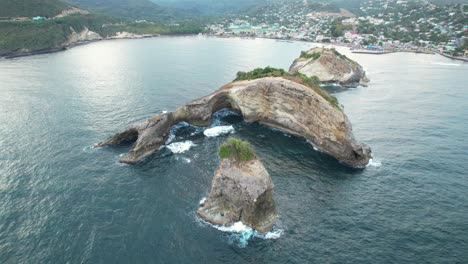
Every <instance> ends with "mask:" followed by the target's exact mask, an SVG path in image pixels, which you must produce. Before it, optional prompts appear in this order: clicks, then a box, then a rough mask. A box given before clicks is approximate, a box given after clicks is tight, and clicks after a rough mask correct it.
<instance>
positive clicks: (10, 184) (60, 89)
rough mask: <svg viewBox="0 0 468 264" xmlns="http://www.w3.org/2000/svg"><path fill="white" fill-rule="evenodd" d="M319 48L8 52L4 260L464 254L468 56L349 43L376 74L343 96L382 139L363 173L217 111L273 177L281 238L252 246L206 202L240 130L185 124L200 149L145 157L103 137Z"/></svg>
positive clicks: (0, 214) (325, 259)
mask: <svg viewBox="0 0 468 264" xmlns="http://www.w3.org/2000/svg"><path fill="white" fill-rule="evenodd" d="M310 46H311V44H308V43H286V42H276V41H272V40H238V39H203V38H197V37H186V38H155V39H143V40H128V41H127V40H126V41H103V42H97V43H93V44H89V45H85V46H80V47H76V48H73V49H71V50H69V51H66V52H61V53H55V54H47V55H39V56H33V57H25V58H18V59H13V60H2V61H0V92H1V97H0V108H1V109H0V110H1V111H0V143H1V145H0V146H1V147H0V208H1V210H0V263H67V262H68V263H217V262H224V263H264V262H269V263H304V262H312V263H351V262H352V263H463V262H466V261H467V259H468V250H467V249H468V242H467V239H468V221H467V219H468V195H467V187H468V179H467V174H466V171H468V165H467V163H466V161H467V160H468V153H467V147H468V146H467V143H466V142H468V141H467V140H466V138H465V135H466V132H467V131H468V109H467V107H466V106H467V104H466V102H467V101H468V92H467V90H466V89H467V83H468V77H467V73H468V64H466V63H465V64H462V63H459V62H457V61H452V60H448V59H446V58H443V57H440V56H438V55H437V56H436V55H434V56H431V55H423V54H417V55H416V54H406V53H405V54H389V55H381V56H378V57H377V56H370V55H358V54H349V52H348V51H345V53H347V55H348V56H349V57H351V58H353V59H356V60H357V61H358V62H360V63H361V64H362V65H363V66H364V67H365V68H366V69H367V71H368V75H369V77H370V79H371V81H372V82H371V84H370V86H369V87H368V88H357V89H351V90H348V91H345V92H341V93H338V94H337V97H338V98H339V100H340V102H341V103H342V104H343V105H344V106H345V111H346V113H347V114H348V116H349V118H350V120H351V122H352V123H353V127H354V130H355V135H356V137H357V138H358V139H359V140H361V141H363V142H366V143H368V144H369V145H370V146H371V147H372V148H373V151H374V156H375V158H374V161H373V164H372V165H373V166H368V167H367V168H366V169H365V170H363V171H356V170H352V169H348V168H346V167H343V166H341V165H340V164H339V163H338V162H336V161H335V160H333V159H332V158H330V157H327V156H325V155H323V154H320V153H319V152H316V151H314V150H313V149H312V148H311V147H310V146H309V145H307V144H306V142H305V141H304V140H301V139H297V138H294V137H289V136H287V135H284V134H283V133H281V132H278V131H273V130H270V129H266V128H264V127H262V126H260V125H257V124H244V123H243V122H242V120H240V118H239V117H236V116H221V117H219V118H217V119H216V120H217V121H216V122H218V123H217V124H216V125H223V126H230V125H232V126H233V129H234V132H233V133H234V135H235V136H237V137H240V138H243V139H247V140H249V141H250V142H252V144H253V145H254V146H255V148H256V150H257V152H258V154H259V155H260V156H261V157H262V159H263V161H264V163H265V166H266V168H267V169H268V170H269V172H270V174H271V176H272V178H273V181H274V182H275V185H276V197H275V199H276V202H277V207H278V212H279V215H280V218H279V222H278V225H277V228H278V229H279V230H283V233H282V235H281V237H280V238H279V239H261V238H255V237H252V238H251V239H250V240H249V241H248V245H247V246H246V247H242V245H239V240H236V239H233V235H231V234H229V233H225V232H221V231H219V230H217V229H214V228H212V227H210V226H208V225H204V224H201V223H200V222H199V221H198V220H197V218H196V217H195V213H194V212H195V210H196V209H197V207H198V203H199V201H200V199H202V198H203V197H205V196H206V195H207V194H208V192H209V188H210V184H211V177H212V174H213V171H214V169H215V167H216V165H217V156H216V149H217V147H218V146H219V144H221V143H222V142H223V140H225V139H226V137H227V136H228V135H221V136H218V137H205V136H204V135H203V128H202V129H201V130H200V129H199V130H197V128H193V127H192V128H190V127H188V128H185V130H184V129H182V130H180V133H179V134H178V135H176V136H175V138H174V139H173V142H185V141H187V140H190V141H191V143H190V144H191V145H190V148H189V149H188V150H186V151H183V152H182V151H180V153H176V154H171V152H170V150H168V149H166V150H164V151H162V153H160V154H158V155H155V156H153V157H151V158H149V159H147V160H146V161H145V162H143V163H141V164H138V165H135V166H128V165H125V166H123V165H121V164H119V163H118V162H117V160H118V158H119V155H121V154H122V153H125V152H126V151H127V150H128V147H129V146H120V147H115V148H103V149H97V150H96V149H92V148H91V147H90V146H92V144H94V143H96V142H98V141H100V140H103V139H105V138H107V137H108V136H110V135H111V134H113V133H115V132H118V131H119V130H121V129H123V128H125V127H126V126H128V125H130V124H132V123H134V122H136V121H140V120H143V119H145V118H147V117H149V116H151V115H153V114H155V113H159V112H162V111H167V110H174V109H175V108H177V107H178V106H180V105H181V104H183V103H185V102H187V101H190V100H191V99H194V98H197V97H200V96H203V95H206V94H208V93H210V92H212V91H213V90H214V89H216V88H217V87H219V86H221V85H223V84H224V83H226V82H229V81H231V80H232V79H233V78H234V76H235V73H236V72H237V71H240V70H249V69H252V68H255V67H258V66H262V67H263V66H267V65H271V66H274V67H282V68H288V67H289V64H290V63H291V62H292V60H293V59H294V58H295V57H296V56H297V55H298V54H299V52H300V50H304V49H306V48H308V47H310ZM340 50H341V49H340ZM179 147H180V146H179Z"/></svg>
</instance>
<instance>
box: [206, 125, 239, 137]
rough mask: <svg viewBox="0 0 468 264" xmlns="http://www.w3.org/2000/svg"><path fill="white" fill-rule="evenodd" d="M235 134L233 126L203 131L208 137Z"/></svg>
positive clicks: (216, 127)
mask: <svg viewBox="0 0 468 264" xmlns="http://www.w3.org/2000/svg"><path fill="white" fill-rule="evenodd" d="M233 132H234V127H233V126H215V127H211V128H208V129H206V130H205V131H203V134H204V135H205V136H207V137H217V136H220V135H224V134H230V133H233Z"/></svg>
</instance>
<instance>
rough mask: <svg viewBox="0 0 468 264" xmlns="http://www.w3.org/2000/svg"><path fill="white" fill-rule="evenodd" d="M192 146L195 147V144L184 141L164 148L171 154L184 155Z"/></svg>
mask: <svg viewBox="0 0 468 264" xmlns="http://www.w3.org/2000/svg"><path fill="white" fill-rule="evenodd" d="M193 146H195V144H194V143H193V142H192V141H190V140H186V141H183V142H175V143H172V144H169V145H167V146H166V147H167V148H168V149H170V150H171V151H172V153H184V152H186V151H187V150H189V149H190V148H191V147H193Z"/></svg>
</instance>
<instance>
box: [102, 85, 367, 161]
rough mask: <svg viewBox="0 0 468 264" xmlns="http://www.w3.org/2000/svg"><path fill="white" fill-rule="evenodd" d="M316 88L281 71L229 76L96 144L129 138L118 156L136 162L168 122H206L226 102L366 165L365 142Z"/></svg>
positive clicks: (153, 147)
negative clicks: (208, 90)
mask: <svg viewBox="0 0 468 264" xmlns="http://www.w3.org/2000/svg"><path fill="white" fill-rule="evenodd" d="M318 89H320V88H318V87H316V88H312V87H309V86H306V85H304V84H302V83H300V82H298V81H294V80H289V79H286V78H283V77H266V78H260V79H255V80H247V81H237V82H232V83H229V84H227V85H225V86H223V87H221V88H219V89H218V90H216V91H215V92H213V93H212V94H210V95H208V96H205V97H203V98H200V99H197V100H194V101H192V102H190V103H188V104H186V105H184V106H182V107H180V108H178V109H177V110H176V111H174V112H168V113H164V114H158V115H155V116H153V117H151V118H149V119H148V120H146V121H144V122H142V123H139V124H136V125H133V126H131V127H129V128H128V129H126V130H124V131H123V132H121V133H118V134H116V135H114V136H112V137H110V138H109V139H108V140H106V141H104V142H101V143H99V144H97V147H103V146H109V145H114V144H120V143H123V142H128V141H134V142H135V143H134V144H133V146H132V148H131V150H130V151H129V152H128V153H127V154H126V155H124V156H123V157H121V159H120V161H121V162H124V163H136V162H138V161H141V160H143V159H144V158H145V157H148V156H149V155H151V154H153V153H155V152H156V151H158V150H159V149H160V147H161V146H163V145H164V144H165V142H166V140H167V138H168V136H169V133H170V129H171V127H172V126H173V125H176V124H178V123H180V122H183V121H185V122H187V123H189V124H192V125H197V126H208V125H210V124H211V121H212V114H213V113H214V112H216V111H218V110H221V109H224V108H228V109H231V110H233V111H235V112H237V113H240V114H241V115H242V116H243V118H244V120H245V121H246V122H258V123H260V124H263V125H265V126H268V127H271V128H275V129H278V130H280V131H283V132H286V133H288V134H291V135H294V136H297V137H301V138H304V139H306V140H307V142H309V143H310V144H311V145H312V146H313V147H315V148H317V149H318V150H320V151H322V152H324V153H326V154H328V155H331V156H332V157H335V158H336V159H337V160H339V161H340V162H342V163H344V164H346V165H349V166H352V167H364V166H366V165H367V164H368V163H369V159H370V158H371V157H372V156H371V150H370V148H369V147H368V146H367V145H365V144H361V143H359V142H357V141H356V140H355V138H354V136H353V131H352V127H351V124H350V122H349V121H348V118H347V116H346V114H345V113H344V112H343V111H342V109H341V107H340V106H339V105H338V104H336V102H334V101H332V100H330V98H326V97H325V96H324V94H323V91H322V90H318Z"/></svg>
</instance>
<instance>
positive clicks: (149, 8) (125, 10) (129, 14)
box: [69, 0, 191, 21]
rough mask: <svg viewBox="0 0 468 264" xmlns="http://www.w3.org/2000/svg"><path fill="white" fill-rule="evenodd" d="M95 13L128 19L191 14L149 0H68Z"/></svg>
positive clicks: (168, 18) (175, 17)
mask: <svg viewBox="0 0 468 264" xmlns="http://www.w3.org/2000/svg"><path fill="white" fill-rule="evenodd" d="M69 2H70V3H73V4H76V5H77V6H79V7H81V8H85V9H87V10H90V11H94V12H96V13H102V14H106V15H111V16H115V17H123V18H128V19H134V20H136V19H145V20H150V21H173V20H183V19H186V18H188V17H190V15H191V14H188V13H187V12H183V11H181V10H177V9H175V8H165V7H161V6H159V5H157V4H155V3H153V2H151V1H149V0H69Z"/></svg>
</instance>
